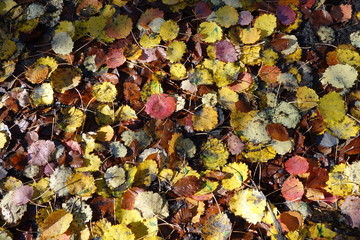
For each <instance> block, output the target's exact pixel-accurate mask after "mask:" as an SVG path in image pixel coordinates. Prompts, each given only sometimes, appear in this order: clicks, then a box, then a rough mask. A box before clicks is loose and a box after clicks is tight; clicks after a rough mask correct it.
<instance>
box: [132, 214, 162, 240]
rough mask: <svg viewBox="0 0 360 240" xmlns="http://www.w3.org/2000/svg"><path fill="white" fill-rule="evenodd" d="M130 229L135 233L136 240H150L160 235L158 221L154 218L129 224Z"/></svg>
mask: <svg viewBox="0 0 360 240" xmlns="http://www.w3.org/2000/svg"><path fill="white" fill-rule="evenodd" d="M129 228H130V229H131V231H132V232H133V233H134V235H135V238H136V239H149V238H150V237H151V236H154V237H155V236H156V235H157V233H158V230H159V228H158V219H157V218H156V217H152V218H149V219H142V220H141V221H137V222H132V223H130V224H129ZM161 239H162V238H161Z"/></svg>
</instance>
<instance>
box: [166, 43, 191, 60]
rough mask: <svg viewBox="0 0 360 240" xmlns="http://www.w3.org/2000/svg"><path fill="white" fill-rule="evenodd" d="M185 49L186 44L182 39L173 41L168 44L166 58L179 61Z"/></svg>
mask: <svg viewBox="0 0 360 240" xmlns="http://www.w3.org/2000/svg"><path fill="white" fill-rule="evenodd" d="M185 50H186V44H185V43H184V42H182V41H173V42H171V43H170V44H169V45H168V48H167V50H166V58H167V59H169V61H170V62H179V61H180V60H181V58H182V56H183V55H184V53H185Z"/></svg>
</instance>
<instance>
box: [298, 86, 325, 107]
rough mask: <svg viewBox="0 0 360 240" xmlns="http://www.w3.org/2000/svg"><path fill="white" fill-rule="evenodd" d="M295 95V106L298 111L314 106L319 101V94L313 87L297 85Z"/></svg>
mask: <svg viewBox="0 0 360 240" xmlns="http://www.w3.org/2000/svg"><path fill="white" fill-rule="evenodd" d="M296 97H297V100H296V106H297V107H298V108H299V110H300V111H306V110H309V109H310V108H313V107H316V106H317V105H318V102H319V96H318V95H317V94H316V92H315V91H314V90H313V89H311V88H308V87H299V88H298V89H297V91H296Z"/></svg>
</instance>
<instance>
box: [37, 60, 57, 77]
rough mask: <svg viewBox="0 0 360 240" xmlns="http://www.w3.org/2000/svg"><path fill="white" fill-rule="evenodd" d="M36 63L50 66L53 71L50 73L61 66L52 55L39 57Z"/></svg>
mask: <svg viewBox="0 0 360 240" xmlns="http://www.w3.org/2000/svg"><path fill="white" fill-rule="evenodd" d="M36 64H39V65H44V66H48V67H50V69H51V71H50V73H49V75H50V74H51V73H52V72H53V71H55V70H56V69H57V67H58V66H59V65H58V64H57V62H56V60H55V59H54V58H52V57H49V56H47V57H41V58H39V59H38V60H36Z"/></svg>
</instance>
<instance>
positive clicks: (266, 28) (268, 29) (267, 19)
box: [254, 14, 277, 37]
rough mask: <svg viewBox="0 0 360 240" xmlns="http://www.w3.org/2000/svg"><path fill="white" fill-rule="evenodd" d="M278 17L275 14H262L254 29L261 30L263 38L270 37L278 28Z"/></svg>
mask: <svg viewBox="0 0 360 240" xmlns="http://www.w3.org/2000/svg"><path fill="white" fill-rule="evenodd" d="M276 20H277V19H276V17H275V15H273V14H262V15H260V16H259V17H257V18H256V19H255V22H254V27H255V28H257V29H259V30H261V36H262V37H267V36H270V35H271V34H272V33H273V32H274V30H275V28H276Z"/></svg>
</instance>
